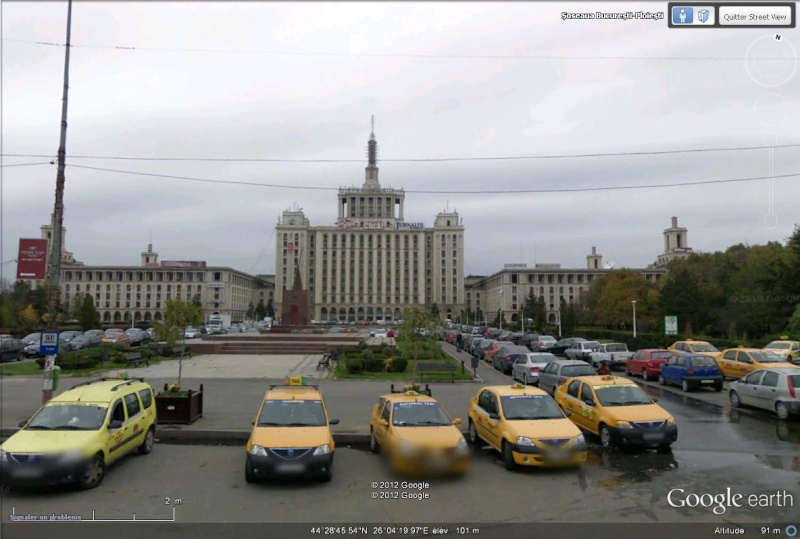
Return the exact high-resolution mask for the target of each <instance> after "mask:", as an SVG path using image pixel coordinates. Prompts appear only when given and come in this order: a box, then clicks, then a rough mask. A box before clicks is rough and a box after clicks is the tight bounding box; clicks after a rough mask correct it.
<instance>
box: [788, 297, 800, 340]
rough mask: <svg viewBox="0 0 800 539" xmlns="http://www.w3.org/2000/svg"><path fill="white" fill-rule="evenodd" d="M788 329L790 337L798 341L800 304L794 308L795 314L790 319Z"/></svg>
mask: <svg viewBox="0 0 800 539" xmlns="http://www.w3.org/2000/svg"><path fill="white" fill-rule="evenodd" d="M786 329H787V330H788V331H789V335H790V337H791V338H792V339H796V338H798V336H800V304H797V306H796V307H795V308H794V313H793V314H792V317H791V318H790V319H789V323H788V324H787V325H786Z"/></svg>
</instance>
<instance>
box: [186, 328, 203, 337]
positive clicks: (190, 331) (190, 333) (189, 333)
mask: <svg viewBox="0 0 800 539" xmlns="http://www.w3.org/2000/svg"><path fill="white" fill-rule="evenodd" d="M183 336H184V338H186V339H196V338H197V337H199V336H200V330H199V329H197V328H191V327H189V328H186V331H184V332H183Z"/></svg>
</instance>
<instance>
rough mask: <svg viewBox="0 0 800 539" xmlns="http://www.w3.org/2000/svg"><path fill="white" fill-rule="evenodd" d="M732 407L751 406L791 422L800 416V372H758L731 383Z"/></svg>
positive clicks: (776, 370) (773, 370)
mask: <svg viewBox="0 0 800 539" xmlns="http://www.w3.org/2000/svg"><path fill="white" fill-rule="evenodd" d="M728 395H729V397H730V399H731V406H733V407H734V408H741V407H742V406H752V407H753V408H761V409H763V410H769V411H771V412H775V413H776V414H778V417H779V418H780V419H788V418H789V417H791V416H793V415H798V414H800V368H797V369H795V368H781V369H759V370H757V371H753V372H751V373H750V374H748V375H747V376H745V377H744V378H740V379H738V380H736V381H734V382H731V385H730V391H729V393H728Z"/></svg>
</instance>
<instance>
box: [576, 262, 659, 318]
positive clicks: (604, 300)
mask: <svg viewBox="0 0 800 539" xmlns="http://www.w3.org/2000/svg"><path fill="white" fill-rule="evenodd" d="M586 300H587V306H588V307H589V309H590V311H591V314H592V319H593V320H594V322H595V323H596V324H599V325H602V326H605V327H620V326H623V327H628V326H630V325H631V324H632V321H633V305H632V303H631V302H632V301H634V300H635V301H636V324H637V327H638V328H640V329H641V330H642V331H645V330H646V329H647V327H648V326H649V325H651V324H652V321H653V319H654V315H655V313H656V312H657V306H656V302H657V300H658V290H657V289H656V288H655V287H654V286H653V285H652V284H651V283H650V282H649V281H647V279H645V278H644V277H643V276H642V275H641V274H639V273H636V272H633V271H630V270H617V271H613V272H611V273H607V274H605V275H603V276H602V277H600V278H599V279H595V281H594V283H592V286H591V288H590V289H589V293H588V294H587V297H586Z"/></svg>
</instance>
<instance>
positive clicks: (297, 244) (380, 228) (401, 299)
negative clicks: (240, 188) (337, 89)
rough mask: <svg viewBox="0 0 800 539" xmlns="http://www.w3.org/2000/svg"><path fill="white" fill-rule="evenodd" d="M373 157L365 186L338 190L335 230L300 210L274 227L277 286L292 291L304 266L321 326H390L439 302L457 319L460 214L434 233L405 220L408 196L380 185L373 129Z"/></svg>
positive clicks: (444, 219) (445, 215) (447, 217)
mask: <svg viewBox="0 0 800 539" xmlns="http://www.w3.org/2000/svg"><path fill="white" fill-rule="evenodd" d="M367 153H368V162H367V168H366V170H365V181H364V183H363V185H362V186H361V187H345V188H341V189H339V193H338V201H337V202H338V203H337V211H336V216H337V221H336V223H335V224H333V225H327V226H311V223H310V221H309V220H308V219H307V218H306V216H305V214H304V213H303V210H302V209H301V208H299V207H294V208H291V209H288V210H286V211H284V212H283V215H282V216H281V218H280V220H279V223H278V225H277V227H276V229H275V231H276V235H275V237H276V238H277V240H276V258H275V261H276V262H275V286H276V288H277V289H278V290H286V289H289V288H290V287H291V285H292V280H293V277H292V276H293V275H294V271H295V268H296V267H298V268H299V270H300V275H301V279H302V282H303V283H304V286H305V287H306V288H307V289H308V290H309V291H310V292H311V298H312V305H311V312H312V313H313V314H312V317H311V318H312V319H313V320H315V321H316V322H323V323H326V322H327V323H334V322H351V321H352V322H363V323H374V322H378V321H381V320H383V321H387V322H389V321H394V320H399V319H401V317H402V313H403V311H404V310H405V309H406V308H408V307H411V306H418V307H423V308H430V307H431V306H432V305H433V304H436V306H437V307H438V309H439V312H440V314H441V316H442V317H443V318H445V317H446V318H452V317H453V316H454V315H456V314H458V313H460V312H461V310H462V309H463V308H464V271H463V268H464V226H463V224H462V222H461V219H460V218H459V215H458V213H457V212H456V211H455V210H450V209H449V208H448V209H447V210H445V211H443V212H440V213H439V214H438V215H437V216H436V218H435V219H434V222H433V226H432V227H426V226H425V225H424V224H423V223H410V222H406V220H405V192H404V191H403V190H402V189H395V188H391V187H382V186H381V184H380V183H379V181H378V166H377V155H378V146H377V141H376V140H375V133H374V126H373V132H372V134H371V135H370V139H369V142H368V144H367ZM277 297H280V294H278V295H277ZM276 301H277V299H276ZM276 310H277V311H278V312H281V310H280V306H279V305H276Z"/></svg>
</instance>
